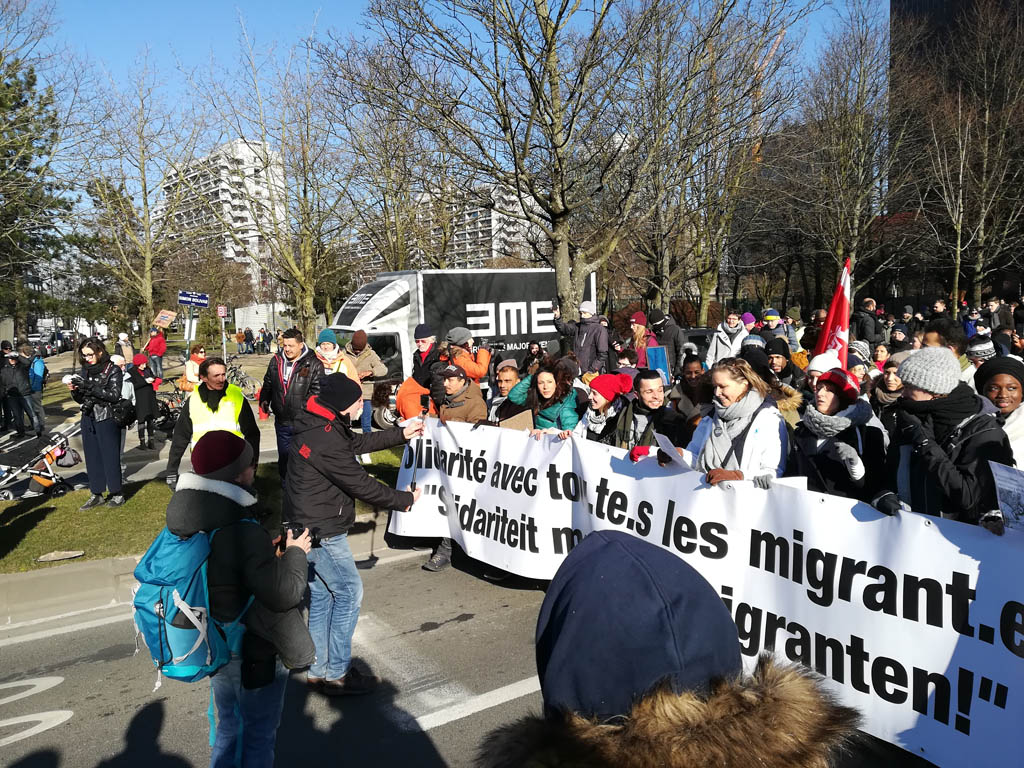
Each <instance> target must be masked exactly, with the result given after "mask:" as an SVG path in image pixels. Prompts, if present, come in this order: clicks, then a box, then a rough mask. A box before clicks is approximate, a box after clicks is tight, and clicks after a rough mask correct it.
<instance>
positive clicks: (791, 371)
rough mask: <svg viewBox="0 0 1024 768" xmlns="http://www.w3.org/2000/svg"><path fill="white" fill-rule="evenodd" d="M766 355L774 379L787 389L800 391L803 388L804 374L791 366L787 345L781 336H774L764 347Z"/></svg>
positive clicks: (791, 361)
mask: <svg viewBox="0 0 1024 768" xmlns="http://www.w3.org/2000/svg"><path fill="white" fill-rule="evenodd" d="M766 351H767V353H768V365H769V366H770V367H771V369H772V373H774V374H775V378H777V379H778V380H779V382H780V383H782V384H785V385H786V386H787V387H792V388H793V389H795V390H797V391H800V390H801V389H803V386H804V372H803V371H801V370H800V369H799V368H798V367H797V366H795V365H794V364H793V360H792V359H791V358H790V351H789V344H788V343H786V340H785V339H784V338H782V337H781V336H776V337H775V338H773V339H772V340H771V341H769V342H768V345H767V347H766Z"/></svg>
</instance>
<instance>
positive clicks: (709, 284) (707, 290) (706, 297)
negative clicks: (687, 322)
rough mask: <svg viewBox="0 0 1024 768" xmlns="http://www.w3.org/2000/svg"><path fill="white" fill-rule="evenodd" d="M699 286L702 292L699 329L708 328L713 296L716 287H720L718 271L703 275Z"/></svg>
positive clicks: (698, 281)
mask: <svg viewBox="0 0 1024 768" xmlns="http://www.w3.org/2000/svg"><path fill="white" fill-rule="evenodd" d="M697 285H698V289H699V290H700V309H699V311H698V313H697V327H698V328H706V327H707V324H708V310H709V308H710V307H709V305H710V303H711V294H712V293H714V292H715V286H716V285H718V271H717V270H714V271H712V272H709V273H707V274H704V275H701V276H700V278H699V279H698V280H697Z"/></svg>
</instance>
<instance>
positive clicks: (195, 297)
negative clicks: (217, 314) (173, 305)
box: [178, 291, 210, 307]
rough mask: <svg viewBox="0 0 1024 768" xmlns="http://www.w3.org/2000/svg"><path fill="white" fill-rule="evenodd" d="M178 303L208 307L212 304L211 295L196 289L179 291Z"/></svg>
mask: <svg viewBox="0 0 1024 768" xmlns="http://www.w3.org/2000/svg"><path fill="white" fill-rule="evenodd" d="M178 303H179V304H185V305H187V306H192V307H208V306H210V295H209V294H208V293H196V292H195V291H178Z"/></svg>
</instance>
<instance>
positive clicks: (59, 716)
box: [0, 709, 75, 747]
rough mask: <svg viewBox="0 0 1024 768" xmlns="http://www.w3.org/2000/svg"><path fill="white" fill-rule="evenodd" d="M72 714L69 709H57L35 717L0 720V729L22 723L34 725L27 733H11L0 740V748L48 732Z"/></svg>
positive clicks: (27, 716)
mask: <svg viewBox="0 0 1024 768" xmlns="http://www.w3.org/2000/svg"><path fill="white" fill-rule="evenodd" d="M74 714H75V713H74V712H72V711H71V710H70V709H58V710H54V711H53V712H40V713H39V714H36V715H22V716H21V717H9V718H7V719H6V720H0V729H2V728H8V727H10V726H12V725H21V724H22V723H36V725H34V726H32V727H31V728H29V729H28V730H27V731H21V732H20V733H12V734H11V735H10V736H6V737H4V738H2V739H0V747H6V746H7V745H8V744H13V743H14V742H16V741H21V740H22V739H27V738H28V737H29V736H35V735H36V734H37V733H42V732H43V731H48V730H50V729H51V728H54V727H56V726H58V725H60V724H61V723H63V722H65V721H67V720H70V719H71V717H72V715H74Z"/></svg>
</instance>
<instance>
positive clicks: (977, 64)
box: [920, 0, 1024, 306]
mask: <svg viewBox="0 0 1024 768" xmlns="http://www.w3.org/2000/svg"><path fill="white" fill-rule="evenodd" d="M927 69H928V71H929V72H931V73H936V77H935V80H936V81H937V82H936V88H935V97H934V99H933V100H932V101H931V103H930V104H929V105H928V108H927V111H926V115H927V117H926V121H925V122H926V126H927V137H926V140H925V142H924V145H925V147H926V156H927V165H926V166H925V169H926V170H927V171H930V173H926V174H922V176H923V178H922V183H921V185H920V192H921V197H922V204H923V206H924V208H925V211H926V213H927V216H926V219H927V221H928V223H929V224H930V226H931V229H932V233H933V235H934V237H935V238H936V241H937V242H938V244H939V245H940V246H942V247H943V248H944V249H945V250H946V251H947V252H948V253H949V256H950V260H951V261H952V265H953V291H952V295H953V296H954V297H958V296H959V294H960V279H961V274H962V271H963V269H964V267H965V266H969V267H970V276H971V283H972V287H973V293H972V301H973V302H974V305H975V306H977V305H979V304H980V303H981V299H982V295H981V294H982V289H983V286H985V285H986V281H987V280H988V278H989V276H990V275H991V274H992V273H993V272H994V271H995V270H996V269H998V268H999V267H1001V266H1006V265H1008V264H1009V263H1012V261H1013V259H1015V258H1016V256H1017V252H1018V251H1019V248H1020V246H1021V244H1022V243H1024V227H1022V224H1024V195H1022V194H1021V191H1020V190H1021V185H1022V183H1024V163H1022V158H1021V144H1020V141H1021V136H1024V11H1022V10H1021V9H1020V8H1019V7H1016V8H1015V9H1013V10H1008V9H1006V8H1004V7H1003V5H1001V4H999V3H996V2H992V1H991V0H979V2H977V3H976V4H974V6H973V7H972V9H971V10H970V11H969V12H968V13H967V14H966V15H965V16H964V17H963V18H962V21H961V23H960V24H959V25H958V28H957V33H956V35H955V36H954V37H951V38H950V39H948V40H946V41H944V44H941V45H938V46H936V50H935V55H934V57H933V59H932V60H931V61H929V66H928V68H927Z"/></svg>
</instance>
